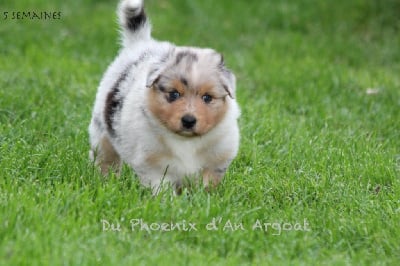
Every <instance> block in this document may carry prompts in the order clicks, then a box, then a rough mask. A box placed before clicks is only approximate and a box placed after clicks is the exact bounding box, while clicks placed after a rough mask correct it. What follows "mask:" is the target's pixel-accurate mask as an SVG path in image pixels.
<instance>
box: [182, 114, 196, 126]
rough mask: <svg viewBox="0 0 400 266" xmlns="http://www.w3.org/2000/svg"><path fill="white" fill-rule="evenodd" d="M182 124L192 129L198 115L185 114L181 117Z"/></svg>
mask: <svg viewBox="0 0 400 266" xmlns="http://www.w3.org/2000/svg"><path fill="white" fill-rule="evenodd" d="M181 121H182V126H183V127H184V128H186V129H192V128H193V127H194V125H196V121H197V120H196V117H194V116H192V115H184V116H183V117H182V119H181Z"/></svg>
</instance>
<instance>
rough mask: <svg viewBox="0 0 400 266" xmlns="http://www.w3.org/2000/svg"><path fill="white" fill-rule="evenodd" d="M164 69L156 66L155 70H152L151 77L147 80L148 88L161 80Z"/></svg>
mask: <svg viewBox="0 0 400 266" xmlns="http://www.w3.org/2000/svg"><path fill="white" fill-rule="evenodd" d="M162 72H163V69H161V67H160V66H156V67H155V68H154V69H151V70H150V72H149V75H148V76H147V80H146V87H147V88H150V87H152V86H153V85H154V84H155V83H157V81H158V80H159V79H160V76H161V73H162Z"/></svg>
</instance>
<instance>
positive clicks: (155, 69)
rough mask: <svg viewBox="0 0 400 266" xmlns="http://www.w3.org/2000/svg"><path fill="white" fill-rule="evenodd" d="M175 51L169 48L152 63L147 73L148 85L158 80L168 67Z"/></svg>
mask: <svg viewBox="0 0 400 266" xmlns="http://www.w3.org/2000/svg"><path fill="white" fill-rule="evenodd" d="M173 53H174V49H170V50H168V51H167V52H166V53H165V54H163V55H162V56H161V57H160V58H158V59H156V62H154V63H153V64H152V66H151V67H150V70H149V72H148V73H149V74H148V75H147V80H146V87H151V86H153V85H154V84H155V83H156V82H157V80H158V79H159V78H160V76H161V74H162V73H163V72H164V71H165V70H166V69H167V68H168V65H169V61H170V60H171V57H172V55H173Z"/></svg>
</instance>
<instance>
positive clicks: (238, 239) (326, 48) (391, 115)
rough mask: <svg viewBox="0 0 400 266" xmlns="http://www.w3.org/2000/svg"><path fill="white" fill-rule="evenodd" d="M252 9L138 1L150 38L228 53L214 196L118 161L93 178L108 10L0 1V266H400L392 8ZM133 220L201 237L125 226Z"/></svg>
mask: <svg viewBox="0 0 400 266" xmlns="http://www.w3.org/2000/svg"><path fill="white" fill-rule="evenodd" d="M33 2H35V3H33ZM83 2H84V3H83ZM247 2H249V1H228V0H225V1H218V2H215V1H212V0H204V1H191V0H173V1H164V0H163V1H161V0H160V1H154V0H153V1H150V0H149V1H147V10H148V12H149V14H150V17H151V19H152V22H153V27H154V36H156V37H157V38H159V39H167V40H170V41H173V42H176V43H177V44H180V45H197V46H211V47H213V48H215V49H217V50H219V51H222V52H223V53H224V55H225V59H226V61H227V64H228V65H229V66H230V67H231V68H232V69H233V70H234V72H235V73H236V74H237V78H238V90H237V98H238V101H239V102H240V105H241V108H242V117H241V119H240V126H241V136H242V137H241V148H240V152H239V155H238V157H237V158H236V160H235V161H234V162H233V164H232V166H231V167H230V168H229V170H228V173H227V176H226V178H225V179H224V182H223V184H222V185H221V186H220V187H219V188H218V189H217V191H215V192H214V193H211V194H208V193H206V192H204V191H202V190H201V189H196V190H195V191H194V192H193V193H192V194H191V195H188V196H181V197H172V196H170V195H169V194H168V193H166V194H164V195H160V196H158V197H155V198H153V197H152V196H151V193H150V191H148V190H146V189H143V188H142V187H141V186H140V185H139V183H138V181H137V179H136V178H135V177H134V173H133V172H132V171H131V170H130V169H128V168H127V167H125V168H124V169H123V173H122V176H121V177H120V178H115V177H114V176H112V175H111V176H109V177H108V178H103V177H101V175H100V174H99V172H98V170H97V169H95V168H94V166H93V165H92V164H91V162H90V161H89V160H88V136H87V127H88V123H89V120H90V114H91V108H92V104H93V101H94V96H95V93H96V87H97V85H98V83H99V80H100V78H101V76H102V74H103V72H104V70H105V69H106V67H107V65H108V64H109V63H110V62H111V60H112V59H113V58H114V56H115V55H116V53H117V51H118V44H117V41H116V40H117V39H118V32H117V26H116V24H115V14H114V10H115V3H112V2H111V1H68V3H66V2H63V1H44V0H38V1H29V0H21V1H6V2H5V3H4V1H3V2H2V3H1V4H0V11H1V14H0V15H1V16H2V17H1V22H0V36H1V37H0V59H1V68H0V69H1V71H0V169H1V170H0V265H157V264H163V265H209V264H211V265H288V264H292V265H310V264H311V265H353V264H354V265H396V264H397V262H398V261H399V259H400V246H399V238H400V226H399V225H400V200H399V199H400V180H399V177H400V136H399V132H400V108H399V107H400V76H399V73H400V49H399V47H400V37H399V36H400V34H399V31H400V20H399V17H398V11H399V10H400V5H399V3H398V1H395V0H387V1H373V0H368V1H362V0H355V1H345V0H338V1H335V3H333V2H332V3H331V2H327V1H316V0H315V1H312V0H302V1H250V2H251V3H247ZM4 11H8V12H12V11H61V12H62V15H61V19H60V20H52V21H44V20H26V19H24V20H11V19H7V20H4V17H3V12H4ZM369 88H370V89H374V90H375V92H377V93H367V92H368V89H369ZM372 92H374V91H372ZM213 218H217V219H218V218H221V222H222V223H220V224H218V225H219V227H218V230H207V224H208V223H210V222H211V221H213ZM131 219H143V221H144V222H147V223H148V224H149V225H150V224H151V223H155V224H154V225H152V226H153V228H155V229H157V224H161V223H186V225H188V224H189V223H195V224H196V229H197V231H194V230H192V231H183V230H180V231H179V230H175V231H170V232H161V231H160V230H158V231H157V230H156V231H151V232H147V231H146V230H138V227H135V231H132V228H131V224H130V220H131ZM102 220H107V221H108V222H109V223H113V224H114V229H117V228H118V227H117V226H118V224H119V226H120V231H111V230H103V229H107V228H103V223H102ZM257 221H259V222H261V223H270V225H267V226H269V227H268V228H267V230H261V229H260V228H258V227H257V228H255V229H254V230H253V229H252V226H253V225H255V224H256V222H257ZM304 222H306V223H308V225H307V224H306V225H305V224H304ZM230 225H231V227H230ZM235 226H236V230H234V229H235ZM241 226H242V227H243V229H244V230H241ZM279 226H281V227H283V226H285V228H286V229H290V227H289V226H292V227H293V228H292V229H294V226H296V228H297V229H303V230H297V231H296V230H286V231H285V230H282V231H280V230H279ZM299 226H301V227H299ZM139 229H140V228H139ZM208 229H210V228H208ZM224 229H225V230H224ZM264 229H265V228H264ZM281 229H282V228H281ZM305 229H310V230H305ZM279 233H280V234H279Z"/></svg>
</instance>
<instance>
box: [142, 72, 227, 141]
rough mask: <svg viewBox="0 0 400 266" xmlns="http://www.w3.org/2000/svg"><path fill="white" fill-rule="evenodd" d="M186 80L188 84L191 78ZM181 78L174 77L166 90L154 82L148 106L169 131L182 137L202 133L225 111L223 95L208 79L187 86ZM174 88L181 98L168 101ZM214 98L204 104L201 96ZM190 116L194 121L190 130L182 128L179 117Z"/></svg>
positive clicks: (211, 126) (218, 120)
mask: <svg viewBox="0 0 400 266" xmlns="http://www.w3.org/2000/svg"><path fill="white" fill-rule="evenodd" d="M185 83H187V84H189V85H188V86H189V87H190V86H191V84H190V80H188V81H186V82H185ZM187 84H184V83H183V81H182V79H173V80H172V81H170V82H169V84H168V85H167V86H166V88H165V92H162V91H160V90H159V89H157V87H156V86H157V85H155V86H154V87H153V88H151V90H150V94H149V97H148V106H149V109H150V111H151V112H152V113H153V115H154V116H155V117H157V119H158V120H159V121H160V122H161V123H162V124H163V125H164V126H166V127H167V128H168V129H169V130H171V131H172V132H174V133H177V134H180V135H183V136H198V135H204V134H206V133H207V132H209V131H210V130H211V129H212V128H214V127H215V126H216V125H217V124H218V123H219V122H220V121H221V120H222V118H223V117H224V115H225V113H226V111H227V105H226V102H225V97H224V96H225V95H224V94H223V93H221V92H219V91H217V89H216V88H215V87H216V86H214V85H213V84H212V83H211V82H209V83H203V84H200V85H199V86H194V87H190V88H189V87H187ZM174 90H176V91H177V92H179V93H180V97H179V98H178V99H177V100H175V101H173V102H168V100H167V99H168V93H169V92H171V91H174ZM206 94H208V95H210V96H212V97H213V99H212V101H211V102H210V103H205V102H204V100H203V98H202V97H203V96H204V95H206ZM184 115H192V116H194V117H195V118H196V120H197V122H196V124H195V126H194V127H193V129H192V130H191V131H189V132H188V131H187V130H184V128H183V126H182V117H183V116H184Z"/></svg>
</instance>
